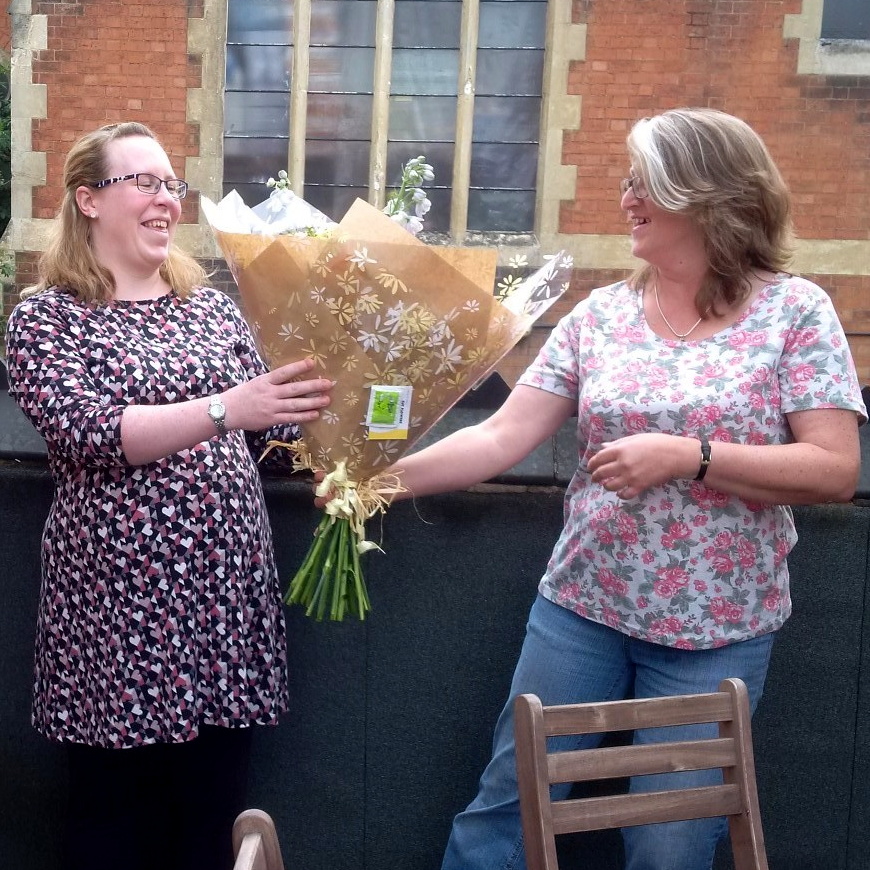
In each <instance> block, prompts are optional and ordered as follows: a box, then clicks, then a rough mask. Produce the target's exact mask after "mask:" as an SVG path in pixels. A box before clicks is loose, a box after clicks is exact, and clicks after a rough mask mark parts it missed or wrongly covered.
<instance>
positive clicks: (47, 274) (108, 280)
mask: <svg viewBox="0 0 870 870" xmlns="http://www.w3.org/2000/svg"><path fill="white" fill-rule="evenodd" d="M129 136H146V137H147V138H149V139H154V140H155V141H158V140H157V136H156V135H155V134H154V132H153V131H152V130H151V129H150V128H149V127H146V126H145V125H144V124H139V123H137V122H135V121H126V122H123V123H120V124H107V125H106V126H104V127H100V128H99V129H97V130H94V131H92V132H91V133H87V134H85V135H84V136H82V137H81V138H80V139H79V140H78V141H77V142H76V143H75V144H74V145H73V146H72V148H70V150H69V153H68V154H67V156H66V161H65V163H64V168H63V186H64V193H63V200H62V202H61V206H60V210H59V212H58V215H57V218H56V220H55V224H54V228H53V231H52V236H51V239H50V240H49V243H48V246H47V247H46V249H45V251H44V252H43V254H42V256H41V257H40V258H39V283H38V284H36V285H35V286H34V287H30V288H28V289H27V290H25V291H24V292H23V293H22V294H21V295H22V297H25V296H30V295H32V294H33V293H38V292H39V291H40V290H44V289H46V288H48V287H53V286H59V287H63V288H65V289H67V290H69V291H70V292H71V293H74V294H75V295H76V296H77V297H78V298H79V299H81V300H82V301H84V302H89V303H90V302H97V303H99V302H106V301H108V300H109V299H111V298H112V296H113V295H114V292H115V279H114V277H113V276H112V273H111V272H110V271H109V270H108V269H106V268H105V266H103V265H102V264H101V263H100V262H99V261H98V260H97V258H96V257H95V256H94V252H93V249H92V248H91V246H90V241H89V236H90V221H89V219H88V218H86V217H85V216H84V215H83V214H82V212H81V210H80V209H79V207H78V205H77V203H76V189H77V188H78V187H80V186H81V185H83V184H84V185H92V184H94V183H95V182H97V181H99V180H100V179H103V178H105V177H106V176H107V175H108V171H107V160H106V150H107V146H108V145H109V143H110V142H115V141H116V140H118V139H124V138H126V137H129ZM160 277H161V278H163V280H164V281H166V282H167V283H168V284H169V286H170V287H172V289H173V290H174V291H175V292H176V293H178V294H179V295H180V296H187V295H188V294H190V293H191V292H192V291H193V290H194V289H196V288H197V287H201V286H203V284H205V281H206V278H207V275H206V272H205V270H204V269H203V268H202V266H200V265H199V263H197V261H196V260H195V259H194V258H193V257H191V256H190V255H189V254H186V253H184V252H183V251H182V250H181V249H179V248H177V247H176V246H175V245H172V246H171V247H170V250H169V256H168V257H167V258H166V260H165V262H164V263H163V264H162V265H161V267H160Z"/></svg>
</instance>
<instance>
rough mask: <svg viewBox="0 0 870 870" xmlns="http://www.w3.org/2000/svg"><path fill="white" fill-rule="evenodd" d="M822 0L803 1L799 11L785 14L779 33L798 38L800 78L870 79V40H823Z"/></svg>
mask: <svg viewBox="0 0 870 870" xmlns="http://www.w3.org/2000/svg"><path fill="white" fill-rule="evenodd" d="M824 7H825V0H804V2H803V6H802V8H801V11H800V12H799V13H797V14H794V15H786V16H785V20H784V21H783V28H782V33H783V36H784V37H785V38H786V39H798V40H800V44H799V46H798V63H797V73H798V74H799V75H826V76H870V40H866V39H822V13H823V12H824Z"/></svg>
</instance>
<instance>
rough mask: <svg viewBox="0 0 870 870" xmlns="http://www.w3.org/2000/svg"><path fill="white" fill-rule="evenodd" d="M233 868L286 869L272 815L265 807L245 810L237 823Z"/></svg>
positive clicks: (234, 825) (235, 825)
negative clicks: (265, 810)
mask: <svg viewBox="0 0 870 870" xmlns="http://www.w3.org/2000/svg"><path fill="white" fill-rule="evenodd" d="M233 854H234V855H235V864H234V865H233V870H284V861H283V859H282V858H281V847H280V845H279V843H278V834H277V832H276V831H275V823H274V822H273V821H272V817H271V816H270V815H269V814H268V813H265V812H263V810H254V809H250V810H244V811H243V812H241V813H239V815H238V818H236V821H235V823H234V824H233Z"/></svg>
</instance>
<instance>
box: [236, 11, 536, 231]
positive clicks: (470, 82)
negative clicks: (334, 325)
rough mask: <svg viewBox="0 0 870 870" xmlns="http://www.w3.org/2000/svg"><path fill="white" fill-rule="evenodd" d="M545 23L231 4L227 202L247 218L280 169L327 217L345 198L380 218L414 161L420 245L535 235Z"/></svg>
mask: <svg viewBox="0 0 870 870" xmlns="http://www.w3.org/2000/svg"><path fill="white" fill-rule="evenodd" d="M546 12H547V3H546V0H466V2H464V3H463V2H462V0H295V2H289V0H229V3H228V28H227V68H226V95H225V96H226V98H225V129H224V188H225V191H229V190H230V189H233V188H235V189H236V190H238V191H239V193H240V194H241V195H242V196H243V198H244V199H245V200H246V202H248V203H249V204H254V203H256V202H259V201H260V200H262V199H263V197H264V194H265V189H264V187H263V182H264V181H265V180H266V179H267V178H268V177H269V176H274V175H275V174H276V173H277V171H278V170H279V169H282V168H288V171H289V173H290V179H291V182H292V183H293V187H294V190H296V191H297V192H300V187H302V191H301V192H302V193H303V195H304V196H305V198H306V199H307V200H308V201H309V202H311V204H312V205H314V206H316V207H317V208H319V209H321V211H324V212H325V213H326V214H328V215H330V216H332V217H336V218H338V217H340V216H341V215H342V214H344V212H345V211H346V210H347V208H348V207H349V205H350V204H351V202H352V201H353V199H354V198H355V197H362V198H364V199H367V200H368V201H369V202H372V203H373V204H375V205H378V206H380V205H382V204H383V201H384V198H385V195H386V191H385V188H389V187H390V186H392V185H393V184H395V183H396V181H397V180H398V178H399V175H400V171H401V164H402V163H404V162H405V161H406V160H408V159H409V158H411V157H415V156H417V155H418V154H423V155H425V157H426V160H427V162H429V163H431V164H432V165H433V167H434V169H435V182H434V184H433V185H432V186H430V187H429V188H427V190H428V193H429V198H430V199H431V201H432V211H431V212H430V214H429V216H428V217H427V220H426V229H427V230H429V231H435V232H444V233H450V234H451V235H453V236H454V237H461V236H463V235H464V234H465V232H466V231H473V232H517V233H524V232H531V231H532V230H533V229H534V215H535V199H536V190H535V185H536V176H537V162H538V145H539V138H540V115H541V89H542V77H543V65H544V40H545V29H546ZM294 39H295V40H297V41H298V44H294ZM460 70H464V71H467V72H466V74H465V77H463V78H461V76H460ZM460 82H461V83H460ZM303 185H304V187H303Z"/></svg>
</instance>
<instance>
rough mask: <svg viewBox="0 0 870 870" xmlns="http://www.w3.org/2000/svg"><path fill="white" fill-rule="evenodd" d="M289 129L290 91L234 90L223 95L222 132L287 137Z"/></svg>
mask: <svg viewBox="0 0 870 870" xmlns="http://www.w3.org/2000/svg"><path fill="white" fill-rule="evenodd" d="M289 128H290V94H289V93H287V92H286V91H284V92H283V93H277V92H268V91H267V92H266V93H257V92H254V93H251V92H247V93H237V92H232V91H228V92H227V93H226V94H225V96H224V132H225V133H227V134H230V135H232V134H233V133H237V134H244V135H245V136H286V135H287V131H288V130H289Z"/></svg>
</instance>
